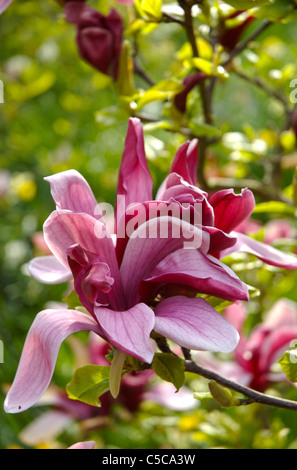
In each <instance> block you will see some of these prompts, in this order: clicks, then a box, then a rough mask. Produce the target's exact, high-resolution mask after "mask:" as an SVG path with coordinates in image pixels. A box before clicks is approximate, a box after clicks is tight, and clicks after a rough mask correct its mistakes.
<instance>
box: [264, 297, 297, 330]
mask: <svg viewBox="0 0 297 470" xmlns="http://www.w3.org/2000/svg"><path fill="white" fill-rule="evenodd" d="M263 324H264V325H265V327H266V328H270V329H278V328H280V327H283V326H291V327H292V328H296V327H297V304H296V302H293V301H292V300H288V299H279V300H278V301H277V302H276V303H275V304H274V305H273V307H272V308H271V309H270V310H269V312H268V314H267V316H266V318H265V320H264V323H263Z"/></svg>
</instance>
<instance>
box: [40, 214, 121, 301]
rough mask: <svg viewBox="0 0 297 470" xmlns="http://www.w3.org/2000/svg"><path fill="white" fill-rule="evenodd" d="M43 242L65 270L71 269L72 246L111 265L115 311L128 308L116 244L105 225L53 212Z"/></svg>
mask: <svg viewBox="0 0 297 470" xmlns="http://www.w3.org/2000/svg"><path fill="white" fill-rule="evenodd" d="M44 238H45V240H46V243H47V245H48V246H49V248H50V250H51V251H52V253H53V254H54V255H55V256H56V257H57V258H58V259H59V261H60V262H61V263H63V264H64V266H66V267H69V264H68V258H67V256H68V254H69V249H70V248H71V247H73V245H79V246H80V247H81V249H82V250H83V251H86V252H90V253H92V254H94V255H98V260H100V262H102V263H106V264H107V265H108V267H109V269H110V276H111V277H112V278H113V279H114V286H113V292H114V296H113V300H114V302H113V305H112V307H113V308H122V307H123V305H125V300H124V294H123V290H122V283H121V278H120V271H119V267H118V262H117V259H116V254H115V248H114V244H113V241H112V238H111V236H110V234H109V232H108V231H107V229H106V226H105V225H104V224H103V223H101V222H100V221H99V220H96V219H94V217H91V216H90V215H88V214H78V213H74V212H68V211H54V212H52V214H51V215H50V216H49V218H48V219H47V220H46V221H45V223H44Z"/></svg>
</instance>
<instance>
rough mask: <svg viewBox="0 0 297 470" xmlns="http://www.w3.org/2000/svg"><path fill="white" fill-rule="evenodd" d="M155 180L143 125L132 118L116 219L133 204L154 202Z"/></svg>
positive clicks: (121, 169)
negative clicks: (148, 160) (146, 153)
mask: <svg viewBox="0 0 297 470" xmlns="http://www.w3.org/2000/svg"><path fill="white" fill-rule="evenodd" d="M152 188H153V180H152V177H151V175H150V172H149V169H148V165H147V160H146V156H145V149H144V139H143V129H142V124H141V122H140V120H139V119H137V118H130V119H129V124H128V131H127V136H126V140H125V149H124V153H123V157H122V161H121V165H120V170H119V179H118V187H117V205H116V217H117V219H120V217H121V216H122V214H123V213H124V212H125V209H126V208H127V207H128V206H129V205H130V204H132V203H135V202H144V201H150V200H152Z"/></svg>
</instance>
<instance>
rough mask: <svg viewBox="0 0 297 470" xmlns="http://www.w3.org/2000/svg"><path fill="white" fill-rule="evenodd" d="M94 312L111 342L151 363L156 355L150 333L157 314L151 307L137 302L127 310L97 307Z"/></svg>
mask: <svg viewBox="0 0 297 470" xmlns="http://www.w3.org/2000/svg"><path fill="white" fill-rule="evenodd" d="M94 313H95V315H96V317H97V319H98V322H99V324H100V326H101V328H102V329H103V331H104V333H105V335H106V337H107V338H108V339H109V340H110V342H111V343H112V344H113V345H114V346H115V347H116V348H118V349H120V350H121V351H123V352H125V353H126V354H128V355H131V356H134V357H136V358H138V359H140V360H141V361H144V362H147V363H151V361H152V359H153V355H154V350H153V346H152V342H151V339H150V333H151V331H152V330H153V328H154V324H155V316H154V312H153V311H152V309H151V308H150V307H148V306H147V305H145V304H137V305H134V306H133V307H132V308H130V309H129V310H126V311H118V312H117V311H114V310H110V309H108V308H105V307H95V309H94Z"/></svg>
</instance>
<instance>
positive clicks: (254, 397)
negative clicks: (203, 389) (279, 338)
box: [184, 361, 297, 411]
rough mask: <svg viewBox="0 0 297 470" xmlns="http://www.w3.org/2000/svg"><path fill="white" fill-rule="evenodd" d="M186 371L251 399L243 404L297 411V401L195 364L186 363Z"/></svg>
mask: <svg viewBox="0 0 297 470" xmlns="http://www.w3.org/2000/svg"><path fill="white" fill-rule="evenodd" d="M184 364H185V370H186V371H187V372H192V373H194V374H198V375H201V376H202V377H204V378H206V379H209V380H215V381H216V382H217V383H218V384H220V385H222V386H223V387H227V388H229V389H231V390H234V391H235V392H238V393H241V394H242V395H245V396H246V397H248V398H249V400H245V401H244V402H243V404H245V405H247V404H251V403H261V404H262V405H269V406H276V407H278V408H284V409H287V410H291V411H297V401H292V400H286V399H283V398H278V397H273V396H271V395H266V394H265V393H261V392H257V391H256V390H253V389H251V388H249V387H246V386H244V385H241V384H238V383H237V382H234V381H233V380H229V379H226V378H225V377H222V376H221V375H219V374H217V373H216V372H213V371H210V370H208V369H205V368H204V367H201V366H198V365H197V364H195V363H194V362H192V361H191V362H190V361H184Z"/></svg>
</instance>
